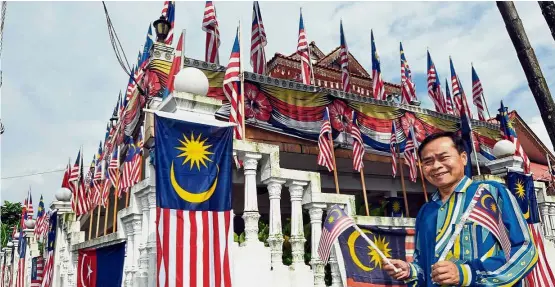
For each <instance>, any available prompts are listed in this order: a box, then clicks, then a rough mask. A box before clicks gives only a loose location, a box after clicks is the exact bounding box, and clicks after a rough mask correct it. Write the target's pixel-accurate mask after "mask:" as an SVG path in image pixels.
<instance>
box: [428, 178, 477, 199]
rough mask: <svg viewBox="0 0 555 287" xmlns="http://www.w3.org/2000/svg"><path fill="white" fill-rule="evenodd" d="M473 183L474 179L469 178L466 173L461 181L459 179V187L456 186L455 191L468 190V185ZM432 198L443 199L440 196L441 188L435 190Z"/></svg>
mask: <svg viewBox="0 0 555 287" xmlns="http://www.w3.org/2000/svg"><path fill="white" fill-rule="evenodd" d="M471 183H472V179H470V178H468V177H467V176H466V175H465V176H463V178H462V179H461V181H459V184H457V187H455V192H457V193H459V192H466V189H467V187H468V186H469V185H470V184H471ZM432 200H433V201H439V200H441V198H440V196H439V189H436V192H434V195H432Z"/></svg>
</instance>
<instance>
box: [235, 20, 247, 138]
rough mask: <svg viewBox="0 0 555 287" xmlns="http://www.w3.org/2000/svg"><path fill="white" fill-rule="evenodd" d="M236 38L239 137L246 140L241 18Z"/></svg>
mask: <svg viewBox="0 0 555 287" xmlns="http://www.w3.org/2000/svg"><path fill="white" fill-rule="evenodd" d="M237 34H238V36H237V38H238V40H239V79H240V83H241V84H240V87H241V88H240V91H239V95H238V96H239V98H240V100H239V108H240V109H241V123H242V127H241V128H242V130H243V134H242V135H241V137H242V138H241V139H242V140H246V139H247V131H246V130H245V121H246V117H245V93H244V89H245V71H244V69H243V56H242V55H243V45H242V43H243V41H241V20H239V28H238V29H237Z"/></svg>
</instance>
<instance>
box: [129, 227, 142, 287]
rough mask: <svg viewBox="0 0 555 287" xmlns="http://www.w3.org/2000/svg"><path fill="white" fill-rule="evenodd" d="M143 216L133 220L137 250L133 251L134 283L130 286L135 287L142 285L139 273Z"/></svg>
mask: <svg viewBox="0 0 555 287" xmlns="http://www.w3.org/2000/svg"><path fill="white" fill-rule="evenodd" d="M141 227H142V216H139V217H137V218H135V220H133V240H134V241H135V248H134V249H133V251H134V257H133V277H132V278H133V281H132V284H131V285H130V286H133V287H140V286H142V285H140V283H139V279H138V278H137V275H138V274H137V273H138V272H139V260H140V258H139V254H140V251H139V242H141V234H142V230H141Z"/></svg>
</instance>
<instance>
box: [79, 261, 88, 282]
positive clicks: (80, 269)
mask: <svg viewBox="0 0 555 287" xmlns="http://www.w3.org/2000/svg"><path fill="white" fill-rule="evenodd" d="M86 258H87V253H85V254H83V261H81V267H79V274H80V275H81V286H87V284H85V282H83V277H85V276H84V275H83V265H85V259H86Z"/></svg>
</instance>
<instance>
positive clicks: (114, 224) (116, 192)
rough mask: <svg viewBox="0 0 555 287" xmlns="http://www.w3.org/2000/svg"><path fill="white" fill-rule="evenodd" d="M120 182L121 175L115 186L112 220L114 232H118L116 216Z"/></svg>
mask: <svg viewBox="0 0 555 287" xmlns="http://www.w3.org/2000/svg"><path fill="white" fill-rule="evenodd" d="M118 184H119V177H118V178H116V186H115V188H114V217H113V220H112V232H116V230H117V226H116V223H117V222H116V218H117V215H118Z"/></svg>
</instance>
